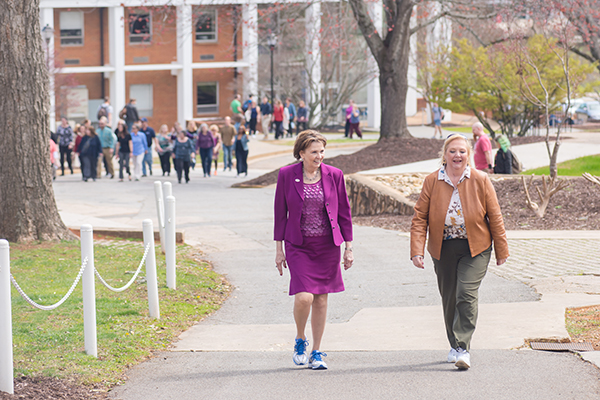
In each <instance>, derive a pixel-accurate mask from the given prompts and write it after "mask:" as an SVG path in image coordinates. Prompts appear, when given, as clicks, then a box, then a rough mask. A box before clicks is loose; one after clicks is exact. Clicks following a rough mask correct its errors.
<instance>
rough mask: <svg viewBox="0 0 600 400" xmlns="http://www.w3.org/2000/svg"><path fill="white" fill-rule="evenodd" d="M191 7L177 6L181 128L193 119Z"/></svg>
mask: <svg viewBox="0 0 600 400" xmlns="http://www.w3.org/2000/svg"><path fill="white" fill-rule="evenodd" d="M192 27H193V23H192V6H191V5H189V4H187V5H181V6H177V63H178V64H180V65H181V66H182V67H183V68H182V69H180V70H179V71H177V121H179V123H180V124H182V126H185V122H186V121H189V120H190V119H192V118H194V74H193V70H192V61H193V60H192V58H193V50H194V49H193V46H192V45H193V38H194V36H193V34H194V32H193V29H192Z"/></svg>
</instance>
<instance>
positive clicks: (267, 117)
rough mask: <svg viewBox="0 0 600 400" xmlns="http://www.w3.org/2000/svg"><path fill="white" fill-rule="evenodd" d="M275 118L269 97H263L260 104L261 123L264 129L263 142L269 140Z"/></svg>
mask: <svg viewBox="0 0 600 400" xmlns="http://www.w3.org/2000/svg"><path fill="white" fill-rule="evenodd" d="M272 117H273V107H271V104H270V103H269V99H267V96H265V97H263V101H262V103H260V123H261V127H262V133H263V140H266V139H268V138H269V129H270V128H271V119H272Z"/></svg>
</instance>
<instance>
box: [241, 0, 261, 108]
mask: <svg viewBox="0 0 600 400" xmlns="http://www.w3.org/2000/svg"><path fill="white" fill-rule="evenodd" d="M242 21H243V24H244V26H243V28H242V40H243V52H244V61H245V62H247V63H248V64H249V66H248V67H246V68H244V90H243V93H244V99H246V98H248V95H249V94H253V95H254V98H255V99H257V101H258V100H259V99H258V97H257V95H258V7H257V5H256V3H250V2H249V3H248V4H244V5H243V6H242Z"/></svg>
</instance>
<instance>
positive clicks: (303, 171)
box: [302, 166, 321, 183]
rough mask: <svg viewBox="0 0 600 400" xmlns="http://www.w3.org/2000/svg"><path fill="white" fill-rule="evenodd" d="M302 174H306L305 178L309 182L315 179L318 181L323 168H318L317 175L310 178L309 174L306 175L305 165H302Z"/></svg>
mask: <svg viewBox="0 0 600 400" xmlns="http://www.w3.org/2000/svg"><path fill="white" fill-rule="evenodd" d="M302 175H303V176H304V179H305V180H307V181H308V183H312V182H314V181H316V180H317V179H318V178H319V176H320V175H321V168H320V167H319V168H318V169H317V171H316V172H315V176H314V177H312V178H309V177H308V175H306V171H305V170H304V166H302Z"/></svg>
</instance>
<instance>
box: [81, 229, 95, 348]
mask: <svg viewBox="0 0 600 400" xmlns="http://www.w3.org/2000/svg"><path fill="white" fill-rule="evenodd" d="M79 232H80V235H81V261H82V262H83V260H85V259H86V258H87V265H86V267H85V270H84V271H83V276H82V279H81V286H82V290H83V335H84V339H85V352H86V353H87V354H88V355H90V356H94V357H98V343H97V335H96V286H95V282H94V230H93V229H92V226H91V225H88V224H85V225H81V228H80V230H79Z"/></svg>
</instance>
